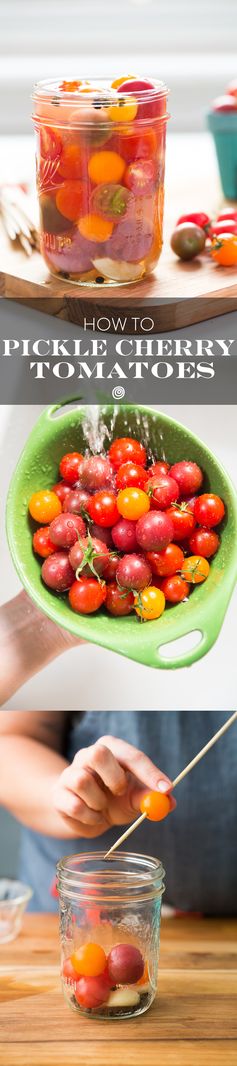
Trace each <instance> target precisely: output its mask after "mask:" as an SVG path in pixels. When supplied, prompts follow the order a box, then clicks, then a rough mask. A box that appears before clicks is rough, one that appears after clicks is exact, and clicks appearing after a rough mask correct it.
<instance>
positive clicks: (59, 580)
mask: <svg viewBox="0 0 237 1066" xmlns="http://www.w3.org/2000/svg"><path fill="white" fill-rule="evenodd" d="M41 577H42V579H43V581H44V583H45V585H48V588H50V589H53V590H54V592H66V591H67V589H69V588H70V586H71V585H72V583H73V581H75V574H74V570H73V569H72V567H71V566H70V563H69V559H68V554H67V552H59V551H58V552H57V551H56V552H55V554H54V555H50V556H49V558H48V559H45V560H44V563H43V566H42V570H41Z"/></svg>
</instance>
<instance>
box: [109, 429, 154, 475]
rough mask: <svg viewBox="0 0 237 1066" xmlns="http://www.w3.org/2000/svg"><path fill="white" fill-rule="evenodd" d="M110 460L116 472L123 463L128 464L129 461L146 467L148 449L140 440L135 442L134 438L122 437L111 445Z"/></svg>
mask: <svg viewBox="0 0 237 1066" xmlns="http://www.w3.org/2000/svg"><path fill="white" fill-rule="evenodd" d="M109 458H110V459H111V463H112V464H113V466H115V470H119V467H120V466H121V465H122V463H126V462H127V461H128V460H130V461H131V462H132V463H139V465H141V466H145V464H146V460H147V454H146V449H145V448H144V447H143V444H141V443H140V441H139V440H135V439H134V437H120V438H118V439H117V440H114V441H113V444H111V447H110V449H109Z"/></svg>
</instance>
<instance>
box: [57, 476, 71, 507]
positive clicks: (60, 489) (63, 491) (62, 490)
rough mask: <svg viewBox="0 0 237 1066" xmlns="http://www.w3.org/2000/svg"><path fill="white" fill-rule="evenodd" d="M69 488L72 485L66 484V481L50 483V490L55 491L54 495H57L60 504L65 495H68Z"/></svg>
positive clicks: (62, 502)
mask: <svg viewBox="0 0 237 1066" xmlns="http://www.w3.org/2000/svg"><path fill="white" fill-rule="evenodd" d="M71 490H72V486H71V485H67V482H66V481H58V482H57V484H56V485H52V492H56V496H58V498H59V500H60V503H61V504H62V506H63V504H64V501H65V499H66V496H69V493H70V492H71Z"/></svg>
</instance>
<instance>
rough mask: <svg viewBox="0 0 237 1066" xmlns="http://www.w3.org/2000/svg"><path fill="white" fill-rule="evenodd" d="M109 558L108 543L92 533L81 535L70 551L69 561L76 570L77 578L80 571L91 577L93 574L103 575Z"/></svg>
mask: <svg viewBox="0 0 237 1066" xmlns="http://www.w3.org/2000/svg"><path fill="white" fill-rule="evenodd" d="M108 559H109V549H108V548H107V547H106V544H103V541H102V540H98V539H97V538H96V537H91V536H90V535H89V536H88V537H80V540H78V541H77V542H76V543H75V544H73V546H72V548H71V549H70V552H69V562H70V563H71V566H72V568H73V570H76V575H77V578H78V576H79V574H80V573H82V574H83V577H91V575H92V574H95V575H96V576H99V577H101V575H103V574H104V569H105V566H106V563H107V562H108Z"/></svg>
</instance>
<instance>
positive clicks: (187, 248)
mask: <svg viewBox="0 0 237 1066" xmlns="http://www.w3.org/2000/svg"><path fill="white" fill-rule="evenodd" d="M205 241H206V237H205V233H204V230H203V229H201V226H195V225H194V222H182V223H181V225H180V226H176V229H174V231H173V233H172V237H171V241H170V244H171V248H172V251H173V252H175V255H178V256H179V258H180V259H184V260H189V259H194V258H195V256H196V255H200V253H201V252H203V250H204V248H205Z"/></svg>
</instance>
